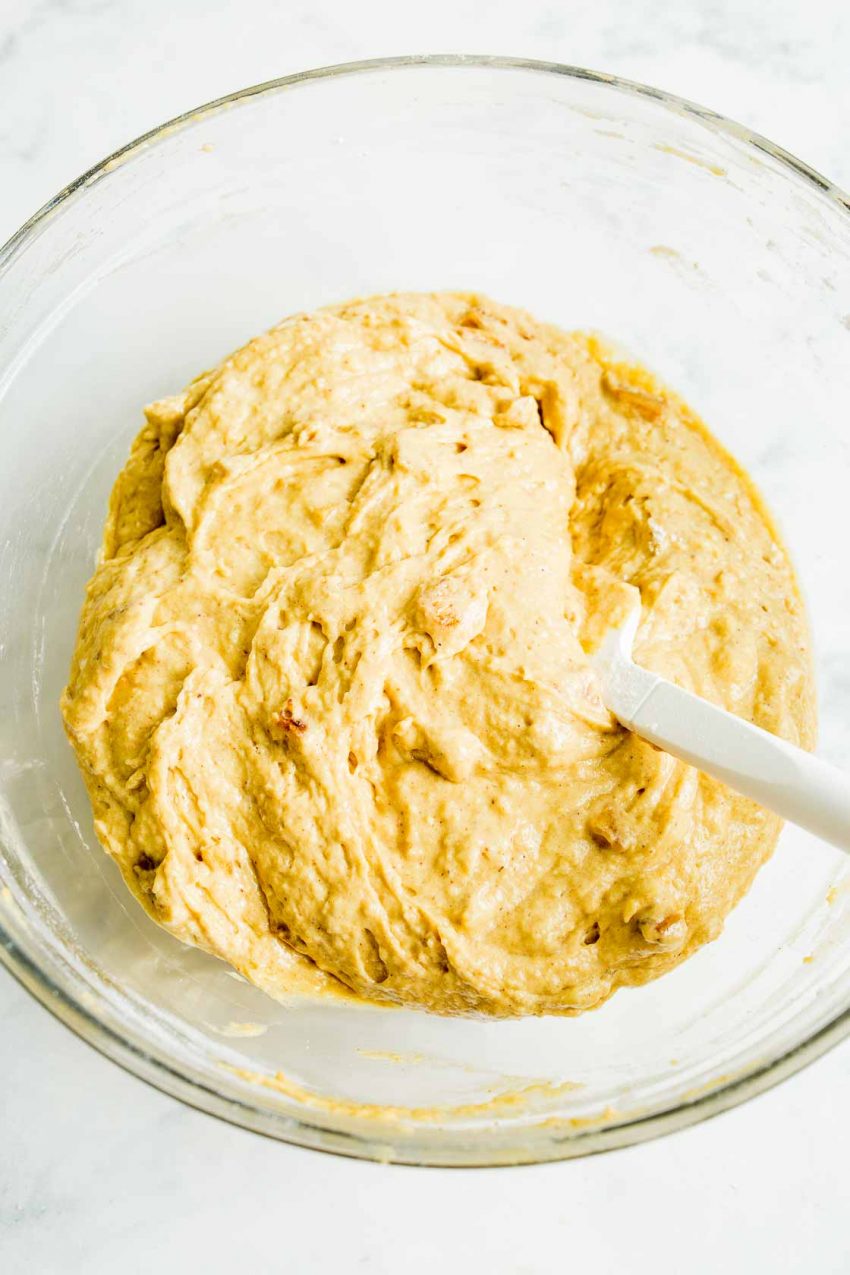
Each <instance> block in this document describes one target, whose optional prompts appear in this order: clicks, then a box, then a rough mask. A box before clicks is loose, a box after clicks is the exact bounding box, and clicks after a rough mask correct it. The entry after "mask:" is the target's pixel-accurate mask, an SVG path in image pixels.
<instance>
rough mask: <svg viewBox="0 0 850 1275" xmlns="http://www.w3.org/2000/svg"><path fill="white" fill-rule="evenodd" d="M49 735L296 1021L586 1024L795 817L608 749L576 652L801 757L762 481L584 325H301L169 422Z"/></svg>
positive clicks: (176, 916) (191, 912)
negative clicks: (449, 1017) (440, 1016)
mask: <svg viewBox="0 0 850 1275" xmlns="http://www.w3.org/2000/svg"><path fill="white" fill-rule="evenodd" d="M146 417H147V423H146V425H145V427H144V429H143V430H142V432H141V433H140V435H139V437H138V438H137V439H136V442H135V444H134V445H133V449H132V452H131V455H130V458H129V460H128V462H127V464H126V466H125V468H124V470H123V471H122V473H121V474H120V476H119V478H118V480H117V482H116V485H115V489H114V491H113V494H112V499H111V503H110V509H109V516H108V519H107V523H106V529H105V533H104V543H103V551H102V559H101V561H100V564H99V566H98V568H97V571H96V573H95V576H94V578H93V579H92V581H91V583H90V585H89V588H88V593H87V596H86V602H85V606H84V609H83V614H82V620H81V624H80V631H79V638H78V642H77V648H76V652H75V656H74V662H73V667H72V671H71V678H70V683H69V686H68V688H67V690H66V692H65V695H64V698H63V712H64V717H65V722H66V726H67V730H68V734H69V736H70V739H71V741H72V743H73V745H74V748H75V749H76V752H77V754H78V757H79V760H80V764H81V767H82V770H83V774H84V776H85V779H86V783H87V785H88V789H89V792H90V795H91V800H92V804H93V807H94V814H95V822H96V828H97V832H98V836H99V837H100V839H101V841H102V842H103V844H104V846H105V847H106V849H107V850H108V851H109V853H110V854H111V855H112V856H113V857H114V858H115V860H116V861H117V863H118V864H119V865H120V867H121V869H122V872H123V873H124V876H125V878H126V880H127V882H128V883H129V885H130V887H131V888H132V890H133V891H134V892H135V894H136V895H137V896H138V898H139V899H140V900H141V901H142V903H143V904H144V906H145V907H146V908H147V909H148V911H149V912H150V914H151V915H152V916H153V917H155V918H156V920H158V921H159V922H160V923H161V924H162V925H164V926H165V927H166V928H167V929H169V930H170V931H171V932H172V933H173V934H175V935H177V936H178V937H179V938H181V939H183V940H185V941H186V942H189V943H194V944H196V945H198V946H199V947H202V948H205V949H207V950H208V951H210V952H213V953H215V954H216V955H217V956H220V957H222V958H223V959H224V960H226V961H229V962H230V963H231V964H232V965H233V966H234V967H235V968H236V969H237V970H239V971H240V972H241V973H242V974H243V975H244V976H245V977H246V978H248V979H250V980H251V981H252V982H253V983H255V984H257V985H258V986H259V987H261V988H264V989H265V990H266V991H268V992H270V993H271V994H272V995H275V996H286V995H288V994H290V993H292V992H294V991H304V990H307V991H313V992H315V991H319V992H320V991H321V990H322V989H324V988H327V989H330V988H341V987H342V986H345V987H346V988H348V989H351V991H352V992H353V993H354V994H355V995H357V996H358V997H360V998H366V999H368V1000H371V1001H373V1002H375V1001H377V1002H383V1003H396V1004H405V1005H412V1006H420V1007H424V1008H426V1009H429V1010H433V1011H436V1012H438V1013H444V1014H468V1013H478V1014H488V1015H519V1014H543V1013H559V1014H572V1013H577V1012H580V1011H582V1010H585V1009H589V1008H591V1007H593V1006H595V1005H598V1004H600V1003H601V1002H602V1001H604V1000H605V999H606V998H607V997H608V996H610V994H611V993H612V992H613V991H614V990H615V989H617V988H618V987H621V986H627V985H632V984H640V983H645V982H647V981H648V980H649V979H653V978H656V977H657V976H658V975H660V974H663V973H664V972H665V971H667V970H669V969H672V968H673V966H675V965H677V964H678V963H679V962H680V961H682V960H683V959H684V958H685V957H686V956H688V955H689V954H690V953H692V952H693V951H695V950H696V949H697V948H698V947H699V946H700V945H701V944H703V943H705V942H707V941H708V940H710V939H713V938H715V937H716V936H717V935H718V934H719V933H720V930H721V928H722V926H723V921H724V918H725V917H726V915H727V914H728V913H729V911H730V909H731V908H732V907H733V906H734V905H735V903H736V902H737V901H738V899H740V897H741V896H742V895H743V894H744V892H745V891H746V890H747V889H748V887H749V886H750V884H751V882H752V880H753V878H754V876H755V873H756V871H757V869H758V867H759V866H760V864H762V863H763V862H764V860H765V859H766V858H767V857H768V856H769V854H770V853H771V851H772V849H773V847H774V845H775V843H776V839H777V836H778V834H779V828H780V823H779V821H778V819H777V818H776V817H774V816H773V815H771V814H768V813H767V812H765V811H763V810H762V809H760V808H759V807H757V806H756V805H754V804H753V803H751V802H750V801H748V800H746V799H745V798H743V797H740V796H738V795H736V794H735V793H733V792H731V791H730V790H728V789H726V788H725V787H723V786H722V785H721V784H719V783H718V782H716V781H715V780H713V779H711V778H708V777H707V776H705V775H703V774H700V773H698V772H697V771H695V770H693V769H692V768H690V767H688V766H686V765H684V764H682V763H680V762H678V761H676V760H674V759H673V758H671V757H669V756H667V755H666V754H664V753H662V752H659V751H657V750H656V749H654V748H653V747H652V746H651V745H649V744H646V743H644V742H642V741H641V740H640V739H638V738H636V737H635V736H633V735H632V734H630V733H629V732H628V731H626V730H623V729H622V728H621V727H619V726H618V724H617V723H616V722H615V721H614V719H613V718H612V717H611V716H610V715H609V713H608V712H607V711H606V710H605V709H604V707H603V705H602V703H601V702H600V699H599V695H598V693H597V685H596V681H595V676H594V673H593V670H592V668H591V665H590V662H589V658H588V657H589V653H590V652H591V651H592V650H593V649H594V647H595V645H596V644H597V643H598V642H599V640H600V639H601V637H602V635H603V633H604V632H605V630H606V628H607V627H608V625H609V624H611V623H612V622H614V621H616V620H617V619H619V618H620V617H621V616H622V615H623V614H624V611H625V609H627V608H629V607H630V605H631V601H632V599H633V598H634V596H635V594H636V592H639V593H640V598H641V602H642V607H643V612H642V614H643V619H642V623H641V628H640V632H639V634H638V639H637V643H636V658H637V659H638V661H639V662H640V663H642V664H644V665H646V666H647V667H650V668H653V669H657V670H658V672H660V673H663V674H664V675H665V676H666V677H668V678H671V679H672V680H673V681H675V682H678V683H679V684H680V685H682V686H685V687H688V688H689V689H692V690H694V691H697V692H698V693H700V694H702V695H704V696H707V697H708V698H710V699H712V700H714V701H716V702H718V703H720V704H722V705H723V706H724V707H726V708H727V709H729V710H730V711H732V712H734V713H738V714H740V715H741V716H743V717H745V718H746V719H748V720H750V721H754V722H756V723H758V725H760V726H762V727H764V728H766V729H767V730H771V731H774V732H776V733H777V734H780V735H782V736H783V737H785V738H787V739H790V740H792V741H794V742H796V743H801V744H803V745H804V746H811V745H812V743H813V739H814V694H813V684H812V674H811V668H810V658H809V643H808V634H807V628H806V621H805V616H804V612H803V608H802V604H801V602H800V597H799V593H798V590H797V586H796V583H795V579H794V575H793V572H792V568H791V566H790V564H789V561H788V558H787V556H786V553H785V551H784V549H783V547H782V545H781V543H780V541H779V540H778V537H777V534H776V532H775V530H774V528H773V526H772V523H771V521H770V518H769V516H768V514H767V513H766V511H765V509H764V507H763V505H762V503H761V501H760V498H759V497H758V495H757V493H756V492H755V490H754V488H753V486H752V485H751V483H750V482H749V480H748V479H747V477H746V475H745V474H744V473H743V472H742V471H741V470H740V468H739V467H738V466H737V465H736V463H735V462H734V461H733V460H732V459H731V458H730V457H729V455H728V454H727V453H726V452H725V451H724V450H723V449H722V448H721V447H720V446H719V444H718V443H716V442H715V441H714V439H713V438H712V437H711V436H710V434H709V433H708V432H707V431H706V429H705V427H704V426H703V425H702V424H701V423H700V421H699V420H698V419H697V417H696V416H695V415H694V414H693V413H692V412H691V411H690V410H689V408H688V407H687V406H686V405H685V404H684V403H683V402H682V401H681V400H680V399H679V398H678V397H677V396H676V395H675V394H673V393H672V392H671V391H670V390H668V389H666V388H665V387H664V386H662V385H660V384H658V383H657V382H656V380H655V379H654V378H653V377H651V376H650V375H649V374H648V373H647V372H645V371H643V370H642V369H640V368H638V367H634V366H630V365H625V364H623V363H621V362H617V361H616V360H615V359H614V358H613V357H612V356H611V355H610V354H608V353H607V352H606V350H605V348H604V347H603V346H602V345H601V344H600V343H599V342H598V341H597V340H596V339H595V338H593V337H591V336H587V335H583V334H581V333H569V334H568V333H564V332H562V331H560V330H559V329H557V328H555V327H553V326H550V325H548V324H545V323H540V322H538V321H537V320H535V319H534V318H532V317H531V316H530V315H528V314H526V313H524V312H522V311H519V310H516V309H512V308H509V307H506V306H502V305H498V304H496V303H494V302H492V301H489V300H487V299H485V298H483V297H480V296H477V295H461V294H434V295H419V294H407V295H394V296H385V297H374V298H371V299H366V300H362V301H355V302H352V303H350V304H347V305H339V306H335V307H331V308H329V309H324V310H319V311H317V312H316V313H314V314H299V315H295V316H294V317H292V318H290V319H287V320H286V321H284V322H283V323H281V324H280V325H279V326H277V327H275V328H273V329H272V330H271V331H270V332H267V333H266V334H265V335H263V336H260V337H258V338H256V340H253V341H251V342H250V343H249V344H248V345H246V346H245V347H244V348H243V349H241V350H239V351H237V352H236V353H235V354H233V355H231V356H230V357H229V358H226V359H225V360H224V361H223V362H222V363H221V364H220V365H219V366H218V367H216V368H215V369H214V370H212V371H210V372H205V373H203V374H202V375H201V376H199V377H197V378H196V379H195V380H194V381H192V383H191V384H190V385H189V386H188V388H187V389H186V390H185V391H183V393H181V394H177V395H175V396H174V397H171V398H166V399H163V400H161V401H159V402H157V403H154V404H153V405H152V406H150V407H149V408H148V409H147V411H146Z"/></svg>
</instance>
